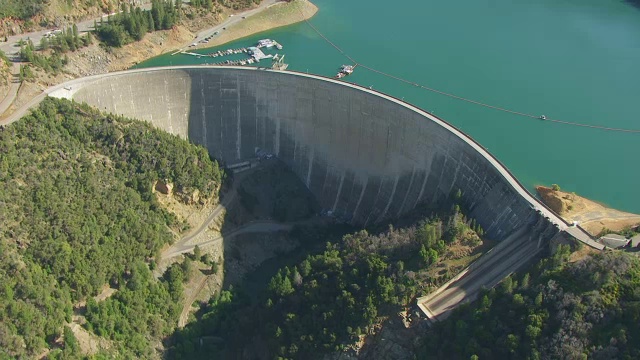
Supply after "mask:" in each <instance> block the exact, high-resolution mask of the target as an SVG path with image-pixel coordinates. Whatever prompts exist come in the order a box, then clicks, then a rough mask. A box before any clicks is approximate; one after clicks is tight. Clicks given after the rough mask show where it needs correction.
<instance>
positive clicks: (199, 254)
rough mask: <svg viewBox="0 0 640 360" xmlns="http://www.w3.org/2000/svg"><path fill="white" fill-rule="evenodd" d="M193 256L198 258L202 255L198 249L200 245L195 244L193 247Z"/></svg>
mask: <svg viewBox="0 0 640 360" xmlns="http://www.w3.org/2000/svg"><path fill="white" fill-rule="evenodd" d="M193 257H194V259H196V260H200V258H201V257H202V250H200V246H198V245H196V246H195V247H194V248H193Z"/></svg>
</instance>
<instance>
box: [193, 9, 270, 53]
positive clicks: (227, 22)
mask: <svg viewBox="0 0 640 360" xmlns="http://www.w3.org/2000/svg"><path fill="white" fill-rule="evenodd" d="M279 1H281V0H263V1H262V3H260V6H258V7H257V8H255V9H251V10H247V11H244V12H241V13H238V14H234V15H233V16H230V17H229V18H227V19H226V20H225V21H223V22H222V23H220V24H218V25H216V26H214V27H212V28H209V29H206V30H203V31H201V32H199V33H198V35H197V36H196V38H195V39H193V41H192V43H196V44H198V45H197V46H195V47H194V49H197V48H198V47H206V46H207V44H203V43H200V41H201V40H204V39H205V38H207V37H209V36H212V37H215V36H216V35H214V33H215V32H218V33H220V32H223V31H225V30H223V29H224V28H227V27H229V26H231V25H234V24H237V23H239V22H241V21H243V20H244V19H243V17H245V18H247V17H249V16H253V15H255V14H257V13H259V12H261V11H262V10H264V9H266V8H268V7H269V6H271V5H273V4H275V3H277V2H279ZM187 47H189V45H188V44H187V45H185V46H184V47H183V48H182V49H180V50H185V49H186V48H187Z"/></svg>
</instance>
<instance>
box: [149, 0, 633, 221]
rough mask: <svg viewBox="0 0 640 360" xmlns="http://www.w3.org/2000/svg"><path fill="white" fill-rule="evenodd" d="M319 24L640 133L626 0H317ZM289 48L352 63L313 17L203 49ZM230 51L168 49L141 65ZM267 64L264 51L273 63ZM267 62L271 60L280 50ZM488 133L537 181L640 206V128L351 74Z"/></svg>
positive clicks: (443, 84)
mask: <svg viewBox="0 0 640 360" xmlns="http://www.w3.org/2000/svg"><path fill="white" fill-rule="evenodd" d="M314 3H315V4H316V5H317V6H318V7H319V9H320V10H319V11H318V13H317V14H316V16H315V17H313V18H312V19H311V20H310V22H311V23H312V24H313V25H314V26H315V27H316V28H317V29H318V30H319V31H321V32H322V33H323V34H324V35H325V36H327V37H328V38H329V39H331V41H333V42H334V43H335V44H336V45H338V46H339V47H340V48H342V49H343V50H344V52H345V53H347V54H348V55H349V56H351V57H353V58H354V59H355V60H356V61H358V62H360V63H362V64H365V65H366V66H368V67H371V68H374V69H377V70H380V71H383V72H385V73H389V74H391V75H394V76H397V77H400V78H403V79H406V80H409V81H411V82H414V83H418V84H421V85H424V86H428V87H431V88H434V89H438V90H440V91H444V92H447V93H453V94H455V95H458V96H462V97H465V98H470V99H473V100H476V101H480V102H482V103H487V104H491V105H495V106H499V107H503V108H508V109H512V110H515V111H519V112H523V113H527V114H534V115H542V114H544V115H546V116H547V117H548V118H552V119H560V120H564V121H571V122H577V123H582V124H592V125H602V126H607V127H614V128H626V129H636V130H640V116H639V113H640V107H639V103H638V99H639V98H640V67H638V64H640V7H638V6H635V5H633V3H631V2H624V1H616V0H599V1H596V0H583V1H577V0H556V1H552V0H536V1H522V0H515V1H510V0H476V1H472V0H460V1H457V2H436V1H432V0H428V1H418V0H408V1H404V2H401V3H394V2H376V1H365V0H351V1H339V0H315V1H314ZM262 38H271V39H275V40H277V41H278V42H279V43H281V44H282V45H283V46H284V49H283V50H280V51H276V50H273V51H270V52H271V53H275V52H278V53H283V54H286V58H285V62H287V63H289V64H290V65H289V69H290V70H296V71H302V72H309V73H314V74H318V75H323V76H330V77H332V76H334V75H335V74H336V72H337V71H338V69H339V67H340V66H341V65H343V64H349V60H348V59H347V58H346V57H344V56H343V55H342V54H341V53H340V52H338V51H337V50H336V49H335V48H333V47H332V46H331V45H329V44H328V43H327V42H326V41H325V40H324V39H323V38H322V37H320V36H319V35H318V34H317V33H316V32H315V31H314V30H313V29H311V28H310V27H309V26H308V25H307V24H306V23H304V22H302V23H298V24H295V25H291V26H287V27H284V28H279V29H275V30H272V31H268V32H264V33H261V34H257V35H255V36H251V37H248V38H244V39H241V40H238V41H234V42H232V43H229V44H225V45H222V46H221V47H218V48H211V49H206V50H198V52H201V53H208V52H214V51H218V50H220V49H227V48H239V47H246V46H253V45H254V44H255V43H256V42H257V41H258V40H259V39H262ZM217 61H221V60H220V58H215V59H214V58H207V57H203V58H200V59H198V58H196V57H193V56H187V55H175V56H170V55H168V54H167V55H163V56H160V57H157V58H154V59H151V60H149V61H147V62H145V63H142V64H140V65H138V67H147V66H163V65H182V64H204V63H206V62H217ZM263 61H264V60H263ZM267 64H270V61H268V60H267ZM345 80H346V81H349V82H354V83H357V84H360V85H363V86H366V87H369V86H371V87H372V88H373V89H374V90H379V91H382V92H384V93H387V94H390V95H393V96H395V97H397V98H401V99H404V100H405V101H407V102H409V103H412V104H414V105H417V106H419V107H421V108H423V109H425V110H427V111H430V112H433V113H434V114H435V115H437V116H439V117H441V118H443V119H444V120H446V121H448V122H449V123H451V124H453V125H455V126H456V127H458V128H459V129H461V130H463V131H464V132H466V133H467V134H469V135H471V136H472V137H474V138H475V139H476V140H477V141H479V142H480V143H481V144H483V145H484V146H485V147H486V148H488V150H489V151H490V152H491V153H493V154H494V155H496V156H497V157H498V158H499V159H500V160H501V161H502V162H503V163H504V164H505V165H506V166H507V167H508V168H509V169H510V170H511V171H512V172H513V173H514V174H515V175H516V176H517V177H518V179H519V180H520V181H521V182H522V183H524V184H525V185H526V186H528V187H529V188H530V189H531V190H532V191H533V190H534V189H533V187H534V186H535V185H550V184H552V183H557V184H559V185H560V186H561V187H562V189H563V190H566V191H575V192H576V193H578V194H580V195H583V196H585V197H588V198H591V199H593V200H596V201H599V202H601V203H604V204H606V205H608V206H611V207H615V208H618V209H620V210H624V211H630V212H636V213H640V187H639V186H638V184H639V179H640V164H639V156H638V155H640V133H623V132H614V131H605V130H597V129H590V128H584V127H577V126H570V125H564V124H557V123H551V122H548V121H543V120H539V119H532V118H527V117H521V116H517V115H514V114H510V113H505V112H500V111H496V110H493V109H489V108H486V107H481V106H478V105H474V104H471V103H468V102H463V101H460V100H456V99H454V98H450V97H446V96H443V95H440V94H437V93H434V92H430V91H427V90H424V89H422V88H419V87H416V86H413V85H410V84H406V83H402V82H399V81H397V80H394V79H392V78H390V77H387V76H383V75H380V74H378V73H375V72H371V71H369V70H367V69H365V68H362V67H357V68H356V71H355V72H354V74H353V75H350V76H349V77H347V78H345Z"/></svg>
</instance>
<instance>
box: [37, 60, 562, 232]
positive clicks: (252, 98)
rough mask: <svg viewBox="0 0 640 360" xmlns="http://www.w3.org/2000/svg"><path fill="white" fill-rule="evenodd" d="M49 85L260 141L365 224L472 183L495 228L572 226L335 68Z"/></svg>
mask: <svg viewBox="0 0 640 360" xmlns="http://www.w3.org/2000/svg"><path fill="white" fill-rule="evenodd" d="M49 94H50V95H51V96H56V97H66V98H73V99H74V100H75V101H80V102H87V103H88V104H90V105H93V106H95V107H97V108H99V109H101V110H105V111H109V112H113V113H117V114H122V115H125V116H129V117H133V118H138V119H144V120H147V121H150V122H151V123H153V124H154V125H155V126H157V127H159V128H161V129H163V130H166V131H168V132H170V133H173V134H176V135H178V136H180V137H182V138H188V139H189V140H190V141H192V142H194V143H197V144H202V145H203V146H205V147H206V148H207V149H208V150H209V151H210V153H211V154H212V155H214V156H215V157H217V158H218V159H221V160H222V161H224V162H226V163H228V164H232V163H236V162H239V161H242V160H245V159H248V158H252V157H255V154H256V149H257V148H260V149H262V150H263V151H265V152H267V153H272V154H275V155H276V156H277V157H278V158H279V159H281V160H282V161H284V162H285V163H286V164H288V166H290V167H291V169H292V170H293V171H294V172H295V173H296V174H297V176H299V178H300V179H301V180H302V181H303V182H304V183H305V184H306V185H307V187H308V188H309V189H310V190H311V192H312V193H313V194H314V195H315V196H316V197H317V199H318V201H319V202H320V204H321V205H322V206H323V208H324V209H325V210H331V211H332V212H333V214H335V216H338V217H342V218H345V219H348V220H349V221H351V222H352V223H354V224H357V225H366V224H371V223H375V222H378V221H381V220H383V219H387V218H394V217H399V216H401V215H402V214H404V213H406V212H407V211H410V210H411V209H413V208H414V207H415V206H416V205H417V204H418V203H420V202H427V203H438V202H441V201H443V200H445V199H447V198H448V197H449V196H450V195H451V193H452V192H455V191H457V189H461V191H462V202H463V203H464V205H465V206H466V207H467V208H468V209H470V214H469V215H470V216H471V217H473V218H475V219H476V221H477V222H478V223H479V224H480V225H481V226H482V227H483V228H484V229H485V232H486V233H487V234H488V235H489V236H490V237H492V238H494V239H497V240H502V239H504V238H506V237H507V236H508V235H509V234H511V233H513V232H514V231H515V230H517V229H521V228H523V227H528V228H530V229H532V230H534V228H535V231H536V232H537V234H536V237H540V236H543V235H544V237H545V238H546V239H548V238H550V237H552V236H554V235H555V234H556V233H557V232H558V230H565V229H566V228H567V224H566V223H564V222H563V221H562V220H561V219H560V218H559V217H557V216H556V215H555V214H554V213H553V212H552V211H551V210H549V209H547V208H546V207H544V206H543V205H542V204H541V203H540V202H539V201H537V200H536V199H534V198H533V197H532V196H531V194H529V193H528V192H527V191H526V189H524V188H523V187H522V186H521V185H520V184H519V183H518V182H517V180H516V179H515V178H514V177H513V176H511V174H510V173H509V172H508V170H507V169H506V168H505V167H504V166H502V165H501V164H500V163H499V162H498V161H497V160H496V159H495V158H494V157H493V156H491V155H490V154H489V153H488V152H487V151H486V150H485V149H484V148H483V147H482V146H480V145H479V144H477V143H475V142H474V141H473V140H472V139H471V138H469V137H468V136H466V135H465V134H463V133H462V132H460V131H458V130H457V129H455V128H454V127H452V126H451V125H449V124H447V123H446V122H444V121H443V120H441V119H439V118H436V117H434V116H432V115H430V114H428V113H427V112H424V111H422V110H420V109H418V108H416V107H413V106H411V105H409V104H407V103H404V102H401V101H399V100H397V99H395V98H392V97H390V96H387V95H384V94H381V93H378V92H375V91H371V90H369V89H365V88H362V87H359V86H356V85H352V84H348V83H344V82H340V81H336V80H333V79H328V78H323V77H319V76H314V75H308V74H301V73H293V72H277V71H269V70H259V69H255V68H238V67H215V68H210V67H201V66H199V67H189V66H186V67H169V68H156V69H140V70H130V71H124V72H120V73H112V74H106V75H99V76H94V77H88V78H83V79H78V80H74V81H71V82H69V83H67V84H64V85H60V86H59V87H57V88H56V89H53V90H51V91H50V92H49ZM545 218H546V219H545ZM554 224H555V226H554ZM536 240H539V239H536Z"/></svg>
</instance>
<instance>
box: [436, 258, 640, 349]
mask: <svg viewBox="0 0 640 360" xmlns="http://www.w3.org/2000/svg"><path fill="white" fill-rule="evenodd" d="M569 255H570V251H569V248H568V247H561V248H560V249H559V251H558V252H557V253H556V254H555V255H554V256H552V257H550V258H548V259H546V260H544V261H542V262H541V263H540V264H538V266H537V267H535V268H534V269H533V271H532V272H531V273H530V274H529V273H526V274H523V275H521V276H518V277H516V278H507V279H506V280H505V281H503V283H502V284H501V285H500V286H499V287H498V288H497V289H495V290H492V291H489V292H488V293H486V294H485V295H484V296H481V298H480V300H479V301H478V302H477V303H475V304H473V305H472V306H470V307H466V308H464V309H461V310H460V311H457V312H455V313H454V314H453V315H452V316H451V317H450V318H449V319H448V320H447V321H446V322H443V323H441V324H438V326H436V327H435V328H434V329H433V331H431V332H430V333H428V334H427V336H426V344H425V346H424V349H423V351H424V354H425V355H426V354H429V355H430V356H437V357H438V358H441V359H469V358H470V357H471V358H473V356H474V355H475V356H477V357H479V358H480V359H587V358H590V359H591V358H593V359H637V358H639V357H640V341H639V340H640V261H639V260H638V259H637V258H636V257H634V256H630V255H628V254H625V253H622V252H606V253H599V254H597V255H593V256H588V257H586V258H585V259H583V260H581V261H578V262H574V263H569V262H568V261H567V260H568V257H569Z"/></svg>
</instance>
